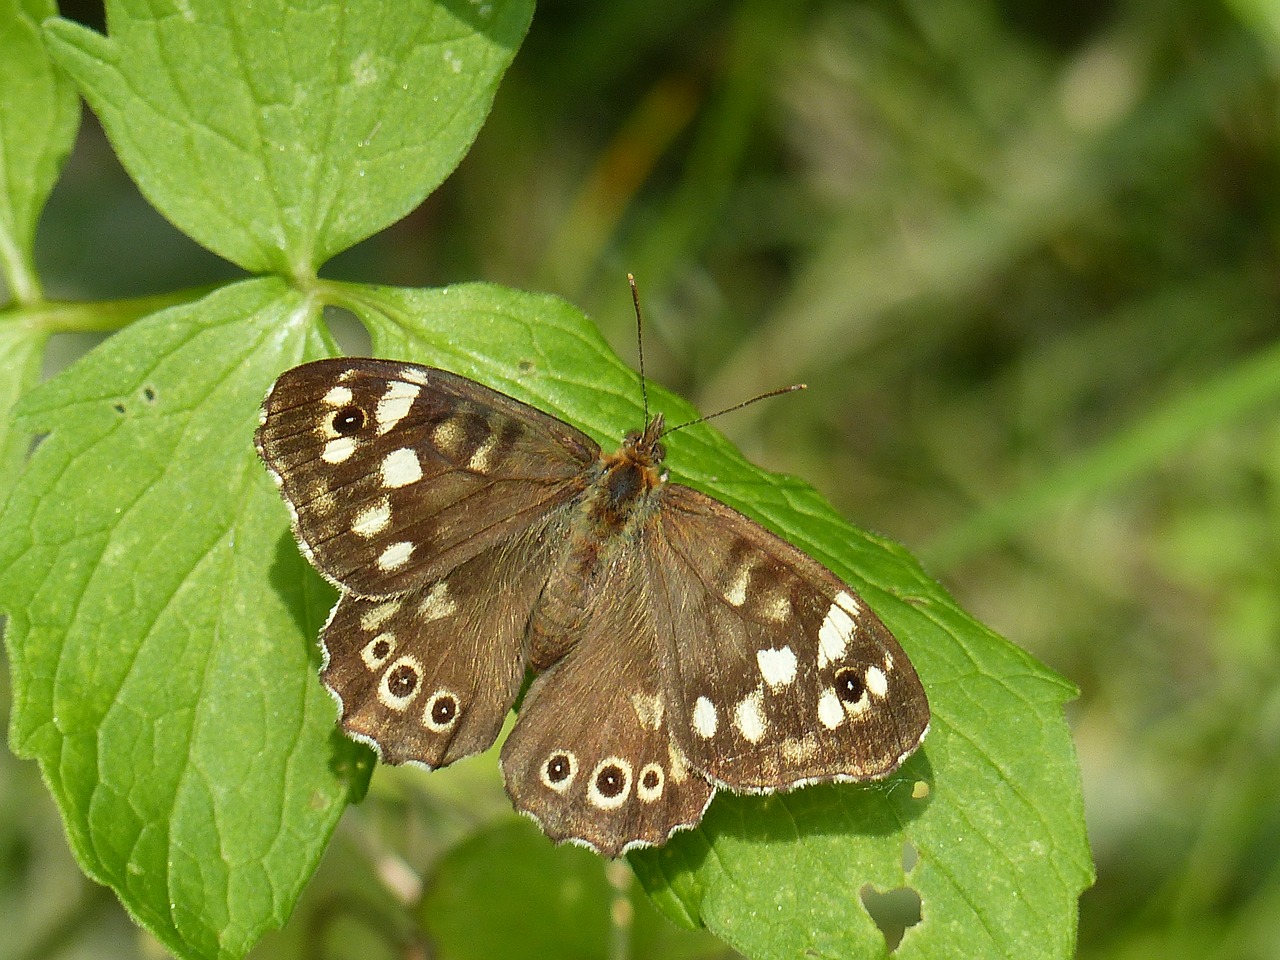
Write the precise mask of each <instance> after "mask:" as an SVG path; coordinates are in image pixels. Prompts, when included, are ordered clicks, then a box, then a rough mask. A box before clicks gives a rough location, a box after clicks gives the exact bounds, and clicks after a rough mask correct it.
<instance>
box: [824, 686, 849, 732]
mask: <svg viewBox="0 0 1280 960" xmlns="http://www.w3.org/2000/svg"><path fill="white" fill-rule="evenodd" d="M818 719H819V720H821V721H822V725H823V726H824V727H826V728H827V729H828V730H834V729H835V728H836V727H838V726H840V724H841V723H843V722H844V707H842V706H841V705H840V698H839V697H837V696H836V692H835V691H834V690H832V689H830V688H828V689H826V690H823V691H822V696H820V697H819V698H818Z"/></svg>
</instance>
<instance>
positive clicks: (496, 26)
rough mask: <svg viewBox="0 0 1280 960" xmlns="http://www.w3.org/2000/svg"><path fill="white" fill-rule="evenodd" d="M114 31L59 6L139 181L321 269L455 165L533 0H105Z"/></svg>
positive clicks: (175, 210)
mask: <svg viewBox="0 0 1280 960" xmlns="http://www.w3.org/2000/svg"><path fill="white" fill-rule="evenodd" d="M107 14H108V19H107V22H108V27H109V32H110V36H109V37H103V36H101V35H99V34H97V33H95V32H93V31H91V30H88V29H86V28H84V27H81V26H78V25H76V24H74V23H71V22H69V21H55V22H53V23H51V24H50V26H49V28H48V37H49V42H50V46H51V49H52V51H53V54H54V56H55V58H56V59H57V60H58V62H59V63H60V64H62V65H63V66H64V67H65V69H66V70H67V71H68V72H69V73H70V74H71V75H72V76H73V77H74V78H75V80H76V82H77V83H79V84H80V87H81V90H82V92H83V93H84V96H85V99H87V100H88V101H89V103H90V105H91V106H92V107H93V109H94V111H95V112H96V113H97V114H98V116H99V117H100V118H101V120H102V124H103V126H104V128H105V129H106V131H107V134H108V136H109V137H110V138H111V142H112V144H113V146H114V147H115V149H116V152H117V153H118V154H119V156H120V159H121V162H122V163H123V164H124V166H125V168H126V169H127V170H128V171H129V174H130V175H131V176H132V177H133V179H134V180H135V181H136V182H137V184H138V186H139V189H141V190H142V192H143V194H144V195H145V196H146V197H147V199H148V200H150V201H151V203H152V204H154V205H155V207H156V208H157V209H158V210H159V211H160V212H161V213H163V214H164V215H165V216H166V217H168V218H169V219H170V220H171V221H173V223H174V224H175V225H176V226H177V227H178V228H179V229H180V230H182V231H184V232H185V233H187V234H188V235H190V236H191V237H192V238H194V239H195V240H196V241H197V242H199V243H202V244H204V245H205V246H206V247H208V248H209V249H210V250H212V251H214V252H215V253H218V254H220V255H221V256H224V257H226V258H227V259H229V260H231V261H233V262H235V263H237V264H239V265H240V266H241V267H243V268H244V269H246V270H250V271H276V272H279V273H283V274H287V275H291V276H300V277H301V276H310V275H312V274H314V272H315V270H316V269H317V268H318V267H319V265H320V264H322V263H323V262H324V261H326V260H327V259H328V258H329V257H331V256H333V255H334V254H335V253H337V252H339V251H341V250H344V249H346V248H348V247H350V246H351V245H352V244H354V243H356V242H357V241H359V240H362V239H364V238H365V237H368V236H370V235H371V234H373V233H375V232H377V231H378V230H380V229H382V228H383V227H386V226H387V225H388V224H391V223H393V222H395V221H396V220H398V219H400V218H401V217H403V216H404V215H405V214H406V213H408V212H409V211H410V210H412V209H413V208H414V207H415V206H417V205H418V204H419V203H420V202H421V201H422V199H423V198H424V197H425V196H426V195H427V194H428V193H430V192H431V191H432V190H433V189H434V188H435V187H436V186H437V185H438V184H439V183H440V182H441V181H442V180H443V179H444V178H445V177H446V176H447V175H448V174H449V172H450V171H451V170H452V169H453V168H454V167H455V166H456V165H457V163H458V161H459V160H460V159H461V158H462V156H463V154H464V153H465V152H466V150H467V148H468V147H469V146H470V144H471V141H472V140H473V139H474V138H475V135H476V133H477V131H478V130H479V129H480V125H481V123H482V122H483V121H484V118H485V116H486V115H487V113H488V110H489V106H490V103H491V102H492V99H493V94H494V91H495V89H496V87H497V84H498V81H499V79H500V78H501V76H502V74H503V72H504V71H505V70H506V68H507V65H508V64H509V63H510V62H511V59H512V57H513V56H514V55H515V51H516V48H517V47H518V46H519V43H520V40H521V38H522V37H523V36H524V33H525V31H526V29H527V28H528V24H529V20H530V18H531V16H532V3H531V0H485V2H484V3H473V2H470V0H439V2H433V0H403V2H401V3H397V4H394V5H388V4H387V3H386V2H385V0H342V2H339V0H300V2H291V3H279V2H263V3H253V4H243V3H228V2H226V0H184V2H182V3H181V4H178V5H177V7H176V8H168V7H166V8H165V9H164V10H163V11H161V10H160V9H159V8H153V7H152V6H150V5H147V4H137V3H125V2H123V0H114V2H108V4H107Z"/></svg>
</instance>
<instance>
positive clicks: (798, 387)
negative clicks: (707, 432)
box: [662, 383, 809, 437]
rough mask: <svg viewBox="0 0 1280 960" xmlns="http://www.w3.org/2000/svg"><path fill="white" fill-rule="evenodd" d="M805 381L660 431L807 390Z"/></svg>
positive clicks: (674, 429) (668, 430) (710, 418)
mask: <svg viewBox="0 0 1280 960" xmlns="http://www.w3.org/2000/svg"><path fill="white" fill-rule="evenodd" d="M808 389H809V385H808V384H807V383H793V384H791V386H789V387H779V388H778V389H777V390H770V391H769V392H768V393H761V394H758V395H757V396H754V397H752V398H751V399H749V400H743V401H742V402H741V403H735V404H734V405H733V406H732V407H725V408H724V409H723V410H717V411H716V412H715V413H708V414H707V415H706V416H705V417H697V418H695V419H693V420H686V421H685V422H684V423H678V424H676V425H675V426H674V427H668V428H667V429H666V430H663V431H662V436H664V437H665V436H667V434H670V433H675V432H676V431H677V430H683V429H684V428H685V427H692V426H693V425H694V424H695V423H705V422H706V421H707V420H714V419H715V418H716V417H722V416H724V415H725V414H726V413H733V411H735V410H741V409H742V408H743V407H749V406H751V404H753V403H755V402H756V401H758V400H768V399H769V398H770V397H780V396H782V394H784V393H795V392H796V391H797V390H808Z"/></svg>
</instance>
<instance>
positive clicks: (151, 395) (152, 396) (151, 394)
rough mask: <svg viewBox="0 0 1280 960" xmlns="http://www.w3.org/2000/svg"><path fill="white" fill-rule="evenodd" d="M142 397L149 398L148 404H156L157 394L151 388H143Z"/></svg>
mask: <svg viewBox="0 0 1280 960" xmlns="http://www.w3.org/2000/svg"><path fill="white" fill-rule="evenodd" d="M142 395H143V396H144V397H146V398H147V403H155V402H156V392H155V391H154V390H152V389H151V388H150V387H143V388H142Z"/></svg>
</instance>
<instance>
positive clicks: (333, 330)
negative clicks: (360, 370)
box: [324, 305, 373, 357]
mask: <svg viewBox="0 0 1280 960" xmlns="http://www.w3.org/2000/svg"><path fill="white" fill-rule="evenodd" d="M324 322H325V326H327V327H328V328H329V334H330V335H331V336H332V337H333V339H334V340H336V341H337V342H338V346H339V347H340V348H341V349H342V352H343V353H345V354H346V355H347V356H348V357H367V356H369V354H371V353H372V352H373V341H372V340H371V339H370V337H369V331H368V330H366V329H365V327H364V324H362V323H361V322H360V318H359V317H357V316H356V315H355V314H354V313H352V312H351V311H350V310H347V309H345V308H343V307H335V306H333V305H329V306H326V307H325V308H324Z"/></svg>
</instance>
